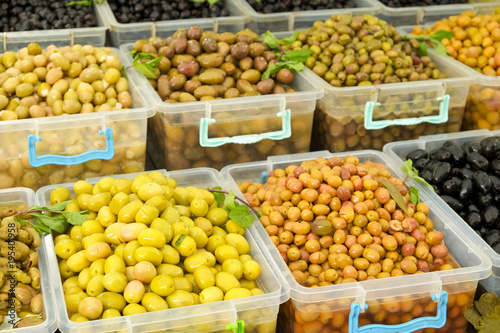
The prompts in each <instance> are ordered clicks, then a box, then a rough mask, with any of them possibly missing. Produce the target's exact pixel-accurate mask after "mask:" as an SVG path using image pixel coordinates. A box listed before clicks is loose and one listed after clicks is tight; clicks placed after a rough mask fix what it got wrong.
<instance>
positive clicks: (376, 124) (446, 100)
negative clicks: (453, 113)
mask: <svg viewBox="0 0 500 333" xmlns="http://www.w3.org/2000/svg"><path fill="white" fill-rule="evenodd" d="M436 100H437V101H441V103H439V114H437V115H434V116H423V117H414V118H401V119H386V120H373V109H374V107H375V104H376V105H377V106H380V103H375V102H373V101H369V102H366V104H365V124H364V125H365V128H366V129H367V130H376V129H381V128H384V127H387V126H392V125H401V126H408V125H418V124H421V123H424V122H425V123H432V124H442V123H445V122H447V121H448V106H449V104H450V95H444V96H443V97H438V98H437V99H436Z"/></svg>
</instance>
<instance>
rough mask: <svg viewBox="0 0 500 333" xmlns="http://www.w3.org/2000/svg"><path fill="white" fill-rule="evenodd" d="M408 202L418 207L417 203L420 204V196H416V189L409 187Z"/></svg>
mask: <svg viewBox="0 0 500 333" xmlns="http://www.w3.org/2000/svg"><path fill="white" fill-rule="evenodd" d="M410 202H411V203H413V204H414V205H415V206H416V205H418V203H419V202H420V196H419V195H418V189H416V188H415V187H413V186H411V187H410Z"/></svg>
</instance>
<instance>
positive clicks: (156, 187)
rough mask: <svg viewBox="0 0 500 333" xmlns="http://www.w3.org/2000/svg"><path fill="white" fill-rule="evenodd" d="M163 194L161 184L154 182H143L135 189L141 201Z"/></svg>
mask: <svg viewBox="0 0 500 333" xmlns="http://www.w3.org/2000/svg"><path fill="white" fill-rule="evenodd" d="M162 194H163V189H162V188H161V185H160V184H158V183H155V182H150V183H145V184H144V185H142V186H141V187H140V188H139V190H138V191H137V195H138V196H139V198H140V199H141V200H142V201H148V200H149V199H151V198H153V197H155V196H159V195H162Z"/></svg>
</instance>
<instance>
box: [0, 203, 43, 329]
mask: <svg viewBox="0 0 500 333" xmlns="http://www.w3.org/2000/svg"><path fill="white" fill-rule="evenodd" d="M16 213H17V210H16V209H13V208H2V209H0V239H1V241H0V243H1V246H0V323H4V322H6V321H11V320H12V318H11V317H10V315H9V314H8V313H9V310H10V309H12V308H13V309H14V310H15V312H16V315H17V317H18V318H20V319H19V320H18V321H17V322H16V323H15V324H14V325H13V326H10V327H11V328H12V327H13V328H16V327H27V326H35V325H38V324H40V323H42V322H44V320H45V318H43V298H42V294H41V290H40V288H41V286H40V271H39V270H38V252H36V249H37V248H38V247H39V246H40V245H41V239H40V235H39V234H38V232H37V231H36V230H35V229H33V227H31V226H30V225H24V226H23V225H21V224H20V223H19V222H17V221H15V220H14V216H13V215H14V214H16ZM2 326H4V327H5V325H2Z"/></svg>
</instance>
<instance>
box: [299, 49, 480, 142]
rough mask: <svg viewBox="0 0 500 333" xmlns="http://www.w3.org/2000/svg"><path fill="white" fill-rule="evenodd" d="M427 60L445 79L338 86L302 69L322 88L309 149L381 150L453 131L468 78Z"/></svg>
mask: <svg viewBox="0 0 500 333" xmlns="http://www.w3.org/2000/svg"><path fill="white" fill-rule="evenodd" d="M432 59H433V60H434V62H435V63H436V65H437V68H438V69H439V70H440V71H441V72H443V73H444V74H446V75H447V76H448V78H447V79H442V80H428V81H414V82H402V83H387V84H379V85H371V86H356V87H340V88H338V87H333V86H331V85H330V84H329V83H327V82H326V81H325V80H323V79H322V78H320V77H319V76H317V75H316V74H314V73H313V72H312V71H311V70H309V69H307V68H306V70H305V71H304V72H305V74H306V76H307V77H308V79H309V80H310V81H312V82H313V83H315V84H318V85H319V86H320V87H321V88H322V89H324V90H325V96H324V97H323V98H322V99H320V100H319V101H318V103H317V106H316V112H315V119H314V130H313V133H314V134H313V137H312V145H311V150H322V149H326V150H329V151H332V152H341V151H348V150H359V149H376V150H382V148H383V146H384V144H385V143H388V142H392V141H398V140H409V139H414V138H417V137H418V136H420V135H425V134H438V133H448V132H458V131H459V130H460V128H461V126H462V120H463V114H464V109H465V102H466V97H467V92H468V91H469V86H470V85H471V84H472V82H473V79H472V78H471V77H469V74H468V72H467V71H466V70H464V69H463V68H462V67H461V66H457V65H456V64H454V63H451V62H448V59H445V58H441V57H435V56H432Z"/></svg>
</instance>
